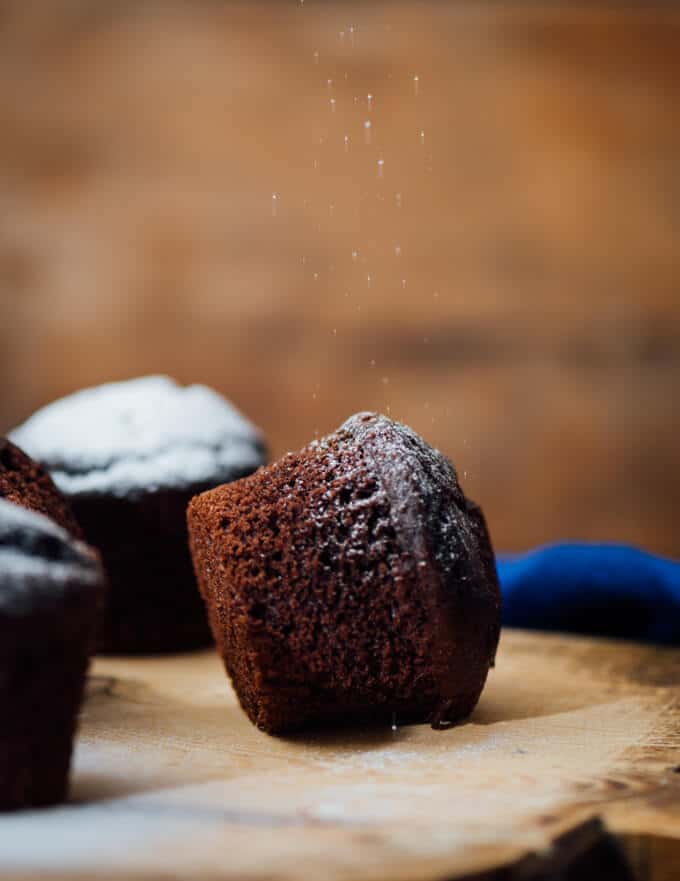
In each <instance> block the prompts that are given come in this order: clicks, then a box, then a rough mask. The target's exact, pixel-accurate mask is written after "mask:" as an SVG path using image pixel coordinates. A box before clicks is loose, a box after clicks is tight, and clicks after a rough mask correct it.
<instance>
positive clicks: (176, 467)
mask: <svg viewBox="0 0 680 881" xmlns="http://www.w3.org/2000/svg"><path fill="white" fill-rule="evenodd" d="M11 436H12V439H13V440H15V441H16V442H17V443H19V444H20V445H21V446H22V447H23V448H24V449H25V450H26V451H27V452H28V453H29V454H30V455H31V456H33V457H34V458H35V459H37V461H39V462H40V463H41V464H42V465H43V466H44V467H45V468H46V469H47V470H48V471H49V472H50V474H51V476H52V478H53V479H54V482H55V483H56V485H57V487H58V488H59V489H60V491H61V492H62V493H63V494H64V495H65V496H66V497H67V499H68V500H69V502H70V504H71V506H72V508H73V511H74V513H75V516H76V519H77V521H78V522H79V523H80V525H81V527H82V529H83V532H84V534H85V537H86V540H87V541H88V542H89V543H90V544H92V545H93V546H94V547H96V548H98V549H99V551H100V552H101V555H102V559H103V562H104V567H105V569H106V571H107V574H108V577H109V582H110V595H109V603H108V610H107V612H106V614H105V615H104V621H103V627H102V632H101V634H100V640H99V646H100V649H101V650H103V651H111V652H121V653H148V652H162V651H176V650H177V651H178V650H185V649H190V648H195V647H199V646H202V645H205V644H207V643H209V642H210V630H209V627H208V624H207V620H206V615H205V611H204V609H203V604H202V602H201V598H200V596H199V594H198V591H197V589H196V582H195V579H194V574H193V570H192V566H191V558H190V555H189V547H188V540H187V531H186V507H187V504H188V502H189V500H190V499H191V498H192V496H194V495H196V493H199V492H203V491H204V490H206V489H209V488H211V487H214V486H217V485H218V484H221V483H224V482H226V481H230V480H234V479H236V478H239V477H243V476H244V475H246V474H250V473H251V472H252V471H254V470H255V469H256V468H257V467H258V466H259V465H262V464H263V463H264V462H265V448H264V444H263V441H262V438H261V436H260V434H259V433H258V432H257V430H256V429H255V428H254V427H253V426H252V425H251V424H250V423H249V422H247V421H246V420H245V419H244V418H243V416H241V415H240V413H238V412H237V411H236V410H235V409H234V407H233V406H232V405H231V404H229V403H228V402H227V401H226V400H225V399H224V398H222V397H221V396H220V395H218V394H217V393H216V392H214V391H212V390H210V389H208V388H205V387H204V386H189V387H186V388H182V387H180V386H178V385H177V384H176V383H174V382H173V381H172V380H170V379H168V378H166V377H160V376H153V377H145V378H141V379H136V380H131V381H129V382H120V383H111V384H108V385H103V386H100V387H98V388H93V389H87V390H85V391H81V392H78V393H77V394H74V395H71V396H70V397H67V398H64V399H62V400H60V401H56V402H55V403H53V404H50V405H49V406H47V407H45V408H44V409H42V410H39V411H38V412H37V413H36V414H35V415H34V416H32V417H31V418H30V419H29V420H28V421H27V422H26V423H24V425H22V426H21V427H20V428H18V429H16V430H15V431H14V432H13V433H12V435H11Z"/></svg>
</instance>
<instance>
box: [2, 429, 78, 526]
mask: <svg viewBox="0 0 680 881" xmlns="http://www.w3.org/2000/svg"><path fill="white" fill-rule="evenodd" d="M0 499H7V501H8V502H14V503H15V504H17V505H21V506H22V507H24V508H28V509H29V510H30V511H37V512H38V513H39V514H45V516H47V517H51V518H52V520H54V521H55V523H57V524H58V525H59V526H61V527H63V528H64V529H66V530H67V531H68V532H70V533H71V534H72V535H73V536H75V537H76V538H82V537H83V534H82V531H81V529H80V526H79V525H78V524H77V523H76V520H75V517H74V516H73V513H72V512H71V509H70V506H69V503H68V501H67V500H66V499H65V498H64V496H63V494H62V493H60V492H59V490H58V489H57V488H56V486H55V485H54V482H53V480H52V478H51V477H50V476H49V474H48V473H47V471H46V470H45V469H44V468H43V467H42V466H41V465H39V464H38V463H37V462H34V461H33V459H31V458H30V456H27V455H26V453H24V451H23V450H20V449H19V447H17V446H15V445H14V444H13V443H12V442H11V441H9V440H7V438H6V437H0Z"/></svg>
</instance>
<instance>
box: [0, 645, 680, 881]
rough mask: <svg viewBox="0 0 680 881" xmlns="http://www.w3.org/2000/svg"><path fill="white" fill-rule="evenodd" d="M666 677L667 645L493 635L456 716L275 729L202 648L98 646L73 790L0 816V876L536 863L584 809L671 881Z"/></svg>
mask: <svg viewBox="0 0 680 881" xmlns="http://www.w3.org/2000/svg"><path fill="white" fill-rule="evenodd" d="M679 684H680V651H673V650H659V649H654V648H648V647H642V646H638V645H632V644H626V643H610V642H605V641H595V640H587V639H576V638H566V637H562V636H548V635H536V634H528V633H524V632H521V631H506V632H505V633H504V634H503V638H502V641H501V650H500V652H499V655H498V663H497V666H496V668H495V670H493V671H492V672H491V675H490V677H489V683H488V686H487V689H486V691H485V692H484V695H483V697H482V700H481V702H480V704H479V707H478V708H477V710H476V712H475V713H474V715H473V716H472V718H471V720H470V721H469V722H468V723H467V724H464V725H461V726H459V727H457V728H455V729H453V730H449V731H443V732H436V731H432V730H430V729H429V728H428V727H427V726H425V725H417V726H403V727H398V728H397V730H396V731H392V730H390V729H389V728H385V729H378V730H376V729H373V730H352V731H335V732H332V733H325V734H316V735H308V736H304V737H303V736H298V737H295V738H289V739H276V738H272V737H269V736H267V735H265V734H262V733H261V732H259V731H257V730H256V729H255V728H253V727H252V725H251V724H250V723H249V722H248V720H247V719H246V718H245V716H244V715H243V714H242V712H241V710H240V709H239V707H238V705H237V703H236V700H235V698H234V695H233V693H232V691H231V689H230V687H229V685H228V684H227V681H226V679H225V677H224V675H223V672H222V668H221V665H220V663H219V661H218V659H217V658H216V657H215V655H213V654H212V653H205V654H197V655H187V656H181V657H179V656H176V657H168V658H162V659H161V658H154V659H144V660H140V659H118V658H101V659H98V660H97V661H96V663H95V664H94V668H93V671H92V675H91V677H90V681H89V683H88V697H87V701H86V704H85V706H84V710H83V717H82V724H81V731H80V737H79V741H78V747H77V751H76V756H75V765H74V777H73V792H72V798H71V803H70V804H69V805H67V806H64V807H61V808H57V809H52V810H45V811H40V812H34V813H22V814H15V815H10V816H6V817H3V818H2V819H0V877H2V878H3V881H4V879H6V878H10V877H11V878H30V879H36V878H38V877H39V878H41V879H43V878H49V877H51V876H54V877H58V878H66V877H68V878H93V877H111V878H120V879H126V881H129V879H158V878H183V879H201V881H204V879H207V881H209V879H214V878H215V879H216V878H224V879H239V881H249V879H269V881H272V879H274V881H289V879H314V881H317V879H323V881H372V879H388V878H389V879H390V881H414V879H442V878H447V879H453V878H462V877H470V876H476V875H477V873H482V872H484V873H487V872H488V874H484V875H483V877H484V878H496V877H499V878H500V877H503V878H514V877H521V878H529V877H531V878H535V877H539V876H540V877H545V872H547V871H549V870H551V867H552V868H553V869H554V868H555V866H558V867H559V865H560V860H561V861H562V864H563V863H564V860H565V859H567V858H571V856H570V852H573V853H576V852H579V853H586V852H587V851H588V850H589V849H592V848H593V847H595V848H597V846H599V845H598V844H597V841H598V840H599V839H601V838H602V835H603V831H602V830H603V826H601V825H598V824H596V823H594V822H592V818H594V817H599V818H600V819H601V821H602V823H603V824H606V827H607V828H608V829H610V830H612V832H613V833H615V834H616V835H617V836H619V837H620V839H621V840H622V841H624V843H625V845H626V848H627V852H628V857H629V858H630V860H631V862H632V864H633V865H634V866H635V867H637V870H638V875H639V877H644V878H658V879H661V878H668V879H669V878H675V877H680V874H678V875H676V874H673V873H674V871H675V870H674V866H675V867H676V869H677V870H678V872H680V773H678V771H679V770H680V768H679V767H678V766H679V765H680V700H679V690H678V685H679ZM45 724H49V720H48V719H46V720H45ZM565 833H568V834H566V835H565ZM531 854H533V856H530V855H531ZM541 872H543V874H541ZM561 877H566V876H561ZM569 877H571V876H569ZM580 877H586V876H585V875H581V876H580ZM600 877H605V875H604V874H602V875H600ZM616 877H623V876H616Z"/></svg>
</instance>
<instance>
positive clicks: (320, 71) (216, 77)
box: [0, 0, 680, 554]
mask: <svg viewBox="0 0 680 881" xmlns="http://www.w3.org/2000/svg"><path fill="white" fill-rule="evenodd" d="M416 76H418V81H417V83H418V85H417V89H416V81H415V79H414V77H416ZM329 81H330V84H329ZM369 95H372V96H373V97H372V99H371V102H370V103H371V106H370V107H369V98H368V96H369ZM331 100H333V101H334V102H335V103H334V104H331ZM679 105H680V9H679V8H678V6H677V4H673V3H662V4H657V5H655V4H653V3H646V2H642V0H641V2H639V3H626V4H612V3H606V2H601V3H597V2H595V3H588V4H573V3H565V2H552V0H550V2H546V3H533V2H532V3H521V2H512V3H493V2H491V3H487V2H476V0H469V2H464V0H463V2H451V3H440V2H436V0H435V2H390V3H383V2H361V3H355V2H321V0H305V2H304V3H300V2H299V0H280V2H268V0H259V2H228V0H224V2H222V0H196V2H191V3H187V2H184V0H164V2H157V0H139V2H135V3H130V2H126V0H110V2H106V3H102V2H99V0H52V2H50V3H49V11H47V7H46V4H45V3H44V0H0V133H1V134H0V430H4V429H7V428H10V427H12V426H13V425H14V424H16V423H17V422H19V421H20V420H22V419H24V418H26V417H27V416H28V415H29V414H30V413H31V412H32V411H33V410H34V409H35V408H36V407H37V406H40V405H42V404H44V403H46V402H48V401H49V400H51V399H53V398H54V397H56V396H58V395H61V394H65V393H67V392H70V391H73V390H75V389H77V388H80V387H82V386H84V385H89V384H96V383H99V382H102V381H104V380H108V379H115V378H124V377H130V376H134V375H138V374H142V373H147V372H151V371H162V372H167V373H170V374H173V375H175V376H177V377H178V378H179V379H180V380H183V381H186V382H190V381H197V380H198V381H202V382H207V383H208V384H210V385H213V386H215V387H217V388H218V389H220V390H221V391H223V392H224V393H226V394H227V395H229V396H231V397H232V398H233V399H234V400H235V401H236V402H237V403H238V404H239V406H241V407H242V408H243V409H244V410H245V411H246V412H247V413H248V414H250V415H251V416H252V418H253V419H254V420H256V421H257V422H258V423H259V424H260V425H262V427H263V428H264V429H265V431H266V432H267V434H268V436H269V438H270V441H271V445H272V451H273V454H274V455H278V454H280V453H282V452H284V451H286V450H288V449H296V448H299V447H300V446H302V445H303V444H305V443H306V442H307V441H309V440H310V439H311V438H312V436H313V435H314V433H315V432H326V431H330V430H332V429H334V428H335V427H336V426H337V425H338V424H339V423H340V422H341V421H343V420H344V419H345V418H346V417H347V416H349V415H350V414H351V413H352V412H355V411H357V410H364V409H378V410H382V411H387V410H388V409H389V411H390V412H391V414H392V415H395V416H397V417H399V418H403V419H404V420H405V421H406V422H408V423H409V424H410V425H412V426H413V427H414V428H415V429H416V430H417V431H419V432H420V433H421V434H423V435H424V436H426V437H427V438H428V440H430V441H431V442H432V443H433V444H435V445H436V446H438V447H439V448H440V449H442V450H443V451H444V452H445V453H446V454H447V455H449V456H451V457H452V458H453V459H454V461H455V462H456V464H457V465H458V466H459V468H460V471H461V474H464V475H465V483H466V488H467V489H468V491H469V493H470V495H471V496H472V497H473V498H477V499H478V500H479V501H480V502H481V503H482V504H483V505H484V507H485V510H486V512H487V514H488V517H489V521H490V525H491V529H492V532H493V534H494V536H495V537H496V543H497V545H498V547H499V548H501V549H506V550H513V549H521V548H524V547H527V546H529V545H532V544H535V543H538V542H542V541H545V540H548V539H554V538H565V537H571V538H589V539H613V540H617V539H620V540H630V541H635V542H638V543H640V544H643V545H645V546H647V547H648V548H650V549H653V550H657V551H661V552H665V553H669V554H680V547H679V546H678V531H677V517H678V511H679V510H680V452H679V447H678V443H677V438H678V433H679V432H680V410H679V408H678V407H677V406H675V402H676V401H677V399H678V397H679V396H680V296H679V294H678V291H679V289H680V250H679V249H678V241H679V240H680V114H679V113H678V106H679ZM333 108H334V109H333ZM369 120H370V121H372V128H371V137H370V140H369V139H368V138H367V135H366V129H365V128H364V123H365V122H366V121H369ZM345 136H347V138H348V141H347V142H345V140H344V139H345ZM381 158H382V159H383V160H384V166H381V167H380V166H378V161H379V159H381ZM381 168H382V172H380V169H381ZM273 193H276V194H277V196H278V199H277V205H276V211H274V206H273V200H272V195H273Z"/></svg>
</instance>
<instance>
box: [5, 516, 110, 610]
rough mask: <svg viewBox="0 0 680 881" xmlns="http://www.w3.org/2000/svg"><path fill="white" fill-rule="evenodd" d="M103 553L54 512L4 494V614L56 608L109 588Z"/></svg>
mask: <svg viewBox="0 0 680 881" xmlns="http://www.w3.org/2000/svg"><path fill="white" fill-rule="evenodd" d="M104 583H105V582H104V574H103V570H102V567H101V563H100V561H99V557H98V556H97V554H96V553H94V551H92V550H91V549H90V548H89V547H88V546H87V545H85V544H83V543H82V542H79V541H76V540H75V539H74V538H73V537H72V536H70V535H69V533H68V532H66V530H64V529H62V528H61V527H60V526H57V524H56V523H54V522H53V521H52V520H50V519H49V518H48V517H45V516H43V515H42V514H38V513H36V512H35V511H29V510H27V509H26V508H22V507H20V506H19V505H15V504H13V503H12V502H7V501H5V500H4V499H0V618H21V617H25V616H28V615H32V614H34V613H44V612H48V613H49V612H51V611H54V610H57V609H60V608H64V607H65V606H66V605H67V604H70V603H71V602H79V603H80V602H82V599H83V596H90V597H91V599H92V600H93V601H95V602H98V601H99V598H100V595H101V593H102V592H103V590H104Z"/></svg>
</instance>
